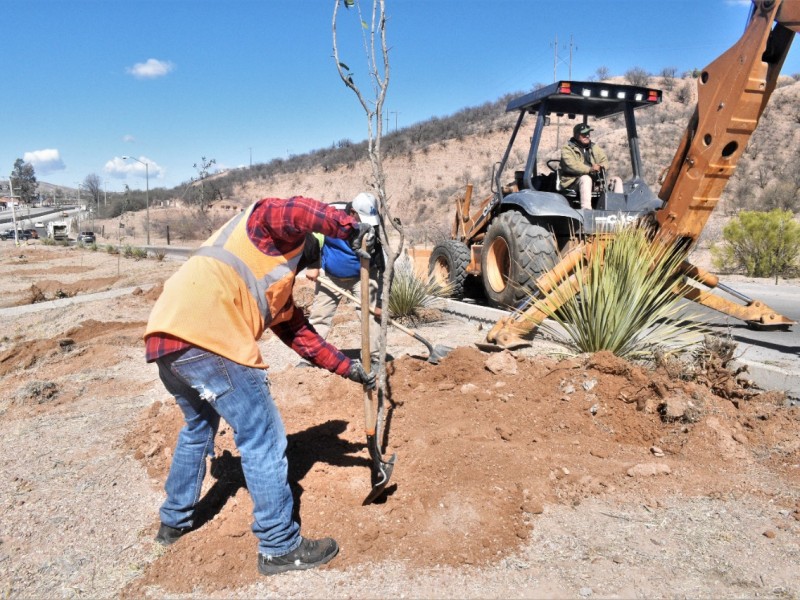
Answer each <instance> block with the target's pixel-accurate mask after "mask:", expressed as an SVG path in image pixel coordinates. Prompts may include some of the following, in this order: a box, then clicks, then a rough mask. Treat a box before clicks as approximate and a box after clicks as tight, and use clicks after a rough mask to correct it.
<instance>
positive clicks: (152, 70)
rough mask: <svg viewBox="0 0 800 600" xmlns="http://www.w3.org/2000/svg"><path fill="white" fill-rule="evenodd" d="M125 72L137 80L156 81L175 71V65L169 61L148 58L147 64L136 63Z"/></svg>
mask: <svg viewBox="0 0 800 600" xmlns="http://www.w3.org/2000/svg"><path fill="white" fill-rule="evenodd" d="M125 70H126V71H127V72H128V73H130V74H131V75H133V76H134V77H136V79H155V78H157V77H164V76H165V75H168V74H169V73H171V72H172V71H174V70H175V65H173V64H172V63H171V62H169V61H168V60H158V59H156V58H148V59H147V62H143V63H136V64H135V65H133V66H132V67H128V68H127V69H125Z"/></svg>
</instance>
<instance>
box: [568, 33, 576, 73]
mask: <svg viewBox="0 0 800 600" xmlns="http://www.w3.org/2000/svg"><path fill="white" fill-rule="evenodd" d="M575 49H576V50H577V48H575ZM569 79H570V81H572V34H571V33H570V34H569Z"/></svg>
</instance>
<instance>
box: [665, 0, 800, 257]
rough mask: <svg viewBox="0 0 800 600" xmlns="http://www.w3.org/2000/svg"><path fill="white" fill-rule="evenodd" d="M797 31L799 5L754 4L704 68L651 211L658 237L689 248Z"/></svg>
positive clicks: (780, 1) (777, 0)
mask: <svg viewBox="0 0 800 600" xmlns="http://www.w3.org/2000/svg"><path fill="white" fill-rule="evenodd" d="M773 23H775V26H774V27H773ZM798 31H800V2H796V1H788V0H756V2H755V3H754V6H753V13H752V15H751V17H750V21H749V23H748V25H747V27H746V29H745V32H744V34H743V35H742V37H741V38H740V39H739V41H738V42H736V44H734V45H733V46H732V47H731V48H730V49H729V50H728V51H727V52H725V53H724V54H722V55H721V56H720V57H719V58H717V59H716V60H715V61H714V62H712V63H711V64H710V65H708V66H707V67H706V68H705V69H703V71H702V73H701V74H700V77H699V79H698V83H697V85H698V100H697V108H696V109H695V112H694V115H693V116H692V118H691V119H690V121H689V126H688V128H687V129H686V132H685V133H684V135H683V139H682V140H681V143H680V145H679V147H678V150H677V152H676V153H675V157H674V158H673V159H672V164H671V165H670V167H669V170H668V171H667V174H666V176H665V179H664V183H663V184H662V186H661V191H660V192H659V194H658V195H659V197H660V198H661V199H662V200H663V201H664V202H665V205H664V207H663V208H662V209H661V210H659V211H657V212H656V219H657V220H658V223H659V225H660V232H661V233H662V234H664V235H666V236H669V237H670V238H672V239H676V238H681V239H685V240H686V241H687V242H688V246H691V245H692V244H694V243H695V242H696V241H697V239H698V238H699V236H700V233H701V232H702V231H703V228H704V227H705V225H706V222H707V221H708V218H709V217H710V215H711V211H713V210H714V207H715V206H716V205H717V202H718V201H719V198H720V195H721V194H722V191H723V189H724V188H725V185H726V184H727V183H728V179H730V177H731V175H733V172H734V170H735V169H736V164H737V162H738V161H739V158H740V157H741V155H742V153H743V152H744V151H745V147H746V146H747V143H748V141H749V140H750V137H751V136H752V135H753V132H754V131H755V128H756V125H758V120H759V118H760V117H761V114H762V113H763V112H764V108H766V104H767V101H768V100H769V98H770V96H771V95H772V92H773V91H774V89H775V84H776V83H777V81H778V74H779V73H780V70H781V67H782V65H783V62H784V60H785V59H786V55H787V53H788V52H789V47H790V46H791V44H792V41H793V40H794V37H795V33H796V32H798ZM688 246H687V247H688Z"/></svg>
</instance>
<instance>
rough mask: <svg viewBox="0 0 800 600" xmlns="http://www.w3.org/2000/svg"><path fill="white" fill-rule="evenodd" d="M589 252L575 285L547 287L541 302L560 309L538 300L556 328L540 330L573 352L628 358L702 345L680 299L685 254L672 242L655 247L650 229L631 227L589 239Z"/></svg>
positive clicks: (650, 356)
mask: <svg viewBox="0 0 800 600" xmlns="http://www.w3.org/2000/svg"><path fill="white" fill-rule="evenodd" d="M586 254H587V256H586V259H585V260H584V261H583V262H581V263H579V264H578V266H577V267H576V269H575V271H574V273H573V278H574V279H573V280H572V281H573V284H572V286H568V285H562V286H561V287H560V288H559V287H558V284H560V283H562V281H557V280H555V279H554V280H552V281H550V282H549V283H550V284H551V287H552V288H553V291H551V292H549V293H548V294H545V300H546V301H549V302H550V303H551V306H560V308H559V309H558V310H552V309H551V308H547V307H546V306H544V305H545V302H540V306H542V309H543V311H544V312H545V313H546V314H547V315H548V316H549V317H550V318H551V319H552V320H553V321H555V322H556V323H557V324H558V325H560V326H561V329H558V328H555V327H549V326H548V325H547V324H543V326H542V327H543V329H547V330H548V331H549V332H550V333H551V334H552V335H554V337H556V339H559V340H560V341H562V342H563V343H564V344H565V345H567V346H568V347H570V348H571V349H572V350H574V351H577V352H598V351H600V350H608V351H610V352H613V353H614V354H616V355H617V356H621V357H623V358H628V359H632V360H652V359H653V358H654V356H655V353H656V352H658V353H660V354H662V355H663V354H665V353H666V354H672V353H677V352H682V351H685V350H687V349H689V347H691V346H693V345H694V344H696V343H698V342H700V341H701V340H702V337H703V333H704V330H703V328H702V327H701V326H700V325H699V324H698V323H697V322H696V320H695V319H696V315H694V314H690V313H689V312H688V311H687V309H686V306H685V303H684V302H683V300H682V296H683V292H685V291H686V289H687V288H686V287H685V284H684V283H683V278H682V277H681V274H680V265H681V263H682V262H683V259H684V258H685V253H684V252H682V251H680V250H679V249H678V248H677V247H676V245H675V244H674V243H668V242H664V241H663V240H661V241H659V242H654V241H653V239H652V236H651V235H650V232H649V230H648V229H647V228H644V227H641V226H636V225H628V226H624V227H620V228H619V230H618V231H616V232H615V233H614V234H613V235H612V236H610V237H609V238H607V239H598V240H596V241H594V242H593V243H592V244H591V245H590V246H589V247H588V250H587V253H586ZM571 289H575V290H577V294H572V293H571V291H570V290H571Z"/></svg>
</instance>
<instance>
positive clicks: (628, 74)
mask: <svg viewBox="0 0 800 600" xmlns="http://www.w3.org/2000/svg"><path fill="white" fill-rule="evenodd" d="M625 81H627V82H628V83H629V84H630V85H638V86H646V85H647V84H648V82H649V81H650V74H649V73H648V72H647V71H646V70H645V69H644V68H643V67H632V68H630V69H628V70H627V71H625Z"/></svg>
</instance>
